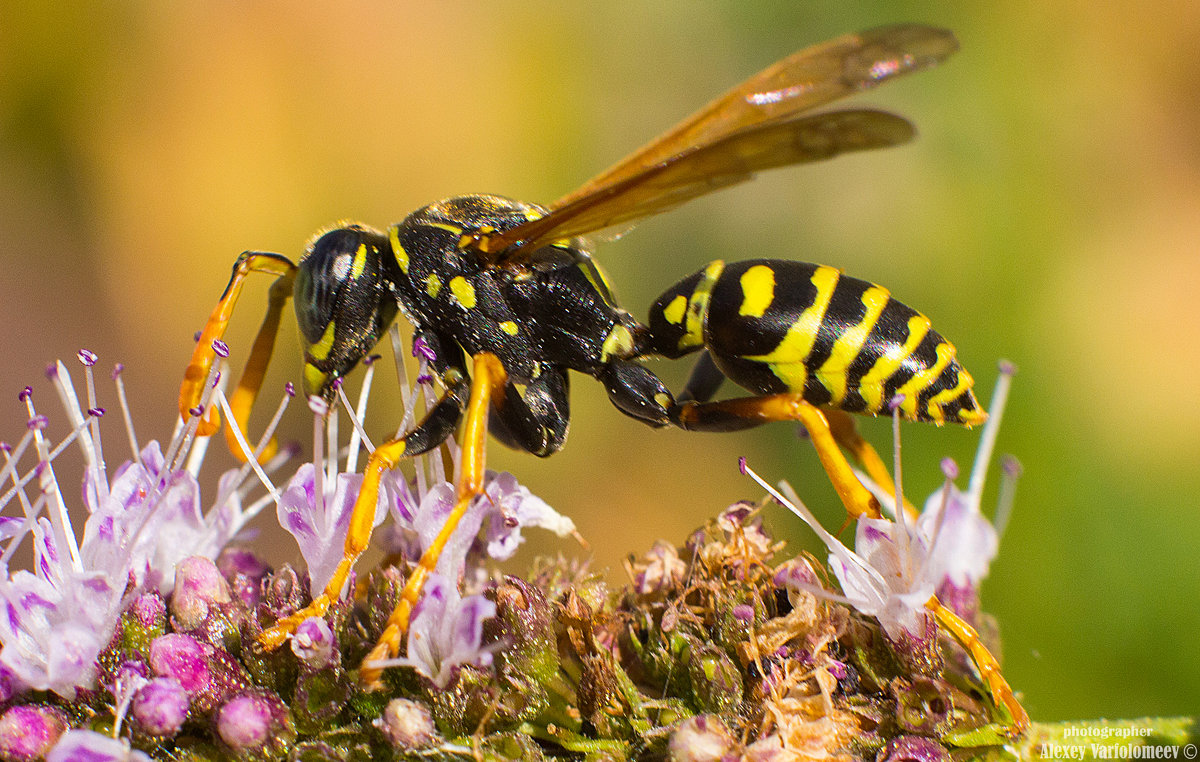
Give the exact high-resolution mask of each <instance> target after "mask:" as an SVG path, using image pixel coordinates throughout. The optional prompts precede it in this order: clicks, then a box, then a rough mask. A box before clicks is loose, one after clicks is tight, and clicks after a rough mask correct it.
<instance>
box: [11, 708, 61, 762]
mask: <svg viewBox="0 0 1200 762" xmlns="http://www.w3.org/2000/svg"><path fill="white" fill-rule="evenodd" d="M66 729H67V720H66V717H65V716H64V715H63V713H62V712H60V711H59V710H57V709H55V708H53V707H48V706H14V707H13V708H12V709H9V710H8V711H7V712H5V713H4V715H3V716H2V717H0V757H2V758H4V759H8V760H13V762H33V760H36V759H41V758H42V757H43V756H45V754H46V752H48V751H49V750H50V749H51V748H52V747H53V746H54V744H55V743H57V742H58V737H59V736H61V735H62V734H63V731H64V730H66Z"/></svg>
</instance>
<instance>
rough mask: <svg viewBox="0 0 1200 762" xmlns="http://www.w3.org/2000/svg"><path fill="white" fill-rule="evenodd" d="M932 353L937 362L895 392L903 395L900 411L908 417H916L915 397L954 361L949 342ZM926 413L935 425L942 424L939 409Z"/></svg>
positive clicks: (940, 410) (943, 343)
mask: <svg viewBox="0 0 1200 762" xmlns="http://www.w3.org/2000/svg"><path fill="white" fill-rule="evenodd" d="M934 352H936V353H937V361H936V362H934V363H933V365H930V366H929V367H928V368H926V369H925V370H922V371H918V372H917V373H915V374H914V375H913V377H912V378H910V379H909V380H908V381H907V382H905V384H904V385H903V386H901V387H900V388H899V389H897V390H896V393H897V394H903V395H904V402H903V403H901V405H900V409H901V410H902V411H904V413H906V414H907V415H908V416H909V417H912V418H915V417H916V413H917V395H919V394H920V393H921V390H922V389H925V388H926V387H927V386H929V385H930V384H932V383H933V382H934V381H936V380H937V377H938V376H940V375H942V371H943V370H945V369H946V366H947V365H949V364H950V363H951V362H952V361H953V360H954V345H953V344H950V343H949V342H946V341H943V342H942V343H941V344H938V345H937V349H935V350H934ZM927 412H928V413H929V416H930V417H931V418H933V420H934V421H935V422H936V423H941V422H942V419H943V416H942V409H941V408H937V409H936V410H933V409H930V410H927Z"/></svg>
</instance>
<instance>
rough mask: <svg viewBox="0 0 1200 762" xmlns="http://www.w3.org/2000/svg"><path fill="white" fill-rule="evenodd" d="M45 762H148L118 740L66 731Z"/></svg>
mask: <svg viewBox="0 0 1200 762" xmlns="http://www.w3.org/2000/svg"><path fill="white" fill-rule="evenodd" d="M46 762H150V757H149V755H147V754H145V753H144V752H140V751H137V750H136V749H130V748H129V744H128V743H127V742H126V741H124V740H122V739H119V738H113V737H112V736H106V735H104V734H103V733H97V732H96V731H94V730H68V731H67V732H66V733H64V734H63V736H62V738H60V739H59V741H58V743H57V744H55V746H54V748H53V749H51V750H50V752H49V753H48V754H47V755H46Z"/></svg>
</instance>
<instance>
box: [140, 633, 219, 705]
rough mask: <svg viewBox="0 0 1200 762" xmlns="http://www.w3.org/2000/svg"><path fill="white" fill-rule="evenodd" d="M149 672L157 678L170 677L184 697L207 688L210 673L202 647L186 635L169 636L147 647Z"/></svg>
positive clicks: (156, 639) (175, 634)
mask: <svg viewBox="0 0 1200 762" xmlns="http://www.w3.org/2000/svg"><path fill="white" fill-rule="evenodd" d="M150 669H151V670H152V671H153V672H154V674H155V675H157V676H159V677H173V678H175V679H176V680H178V681H179V684H180V685H181V686H183V689H184V690H185V691H187V693H188V696H195V695H196V694H198V693H201V692H202V691H204V690H206V689H207V688H208V684H209V681H210V680H211V677H212V676H211V674H210V672H209V669H208V659H207V653H206V649H205V646H204V645H202V644H201V643H200V642H199V641H197V640H196V639H195V638H193V637H191V636H190V635H181V634H179V633H171V634H168V635H163V636H162V637H160V638H155V639H154V642H153V643H151V644H150Z"/></svg>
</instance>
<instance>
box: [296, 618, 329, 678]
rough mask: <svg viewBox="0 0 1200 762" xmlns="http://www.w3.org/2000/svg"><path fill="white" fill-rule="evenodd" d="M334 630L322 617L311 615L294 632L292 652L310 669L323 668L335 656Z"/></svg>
mask: <svg viewBox="0 0 1200 762" xmlns="http://www.w3.org/2000/svg"><path fill="white" fill-rule="evenodd" d="M336 645H337V644H336V642H335V639H334V635H333V630H332V629H330V627H329V624H328V623H326V621H325V620H324V619H322V618H320V617H315V616H314V617H309V618H308V619H305V620H304V621H303V622H301V623H300V624H299V626H297V627H296V632H295V633H293V634H292V653H294V654H296V657H297V658H298V659H300V661H302V662H304V664H305V665H306V666H307V667H308V668H309V669H323V668H324V667H325V666H326V665H327V664H329V662H330V661H331V660H332V658H333V651H334V647H335V646H336Z"/></svg>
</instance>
